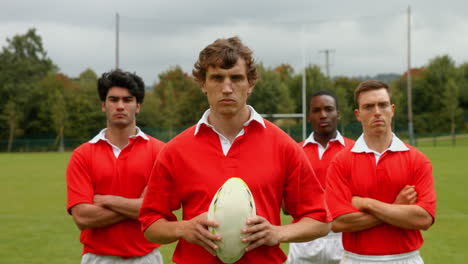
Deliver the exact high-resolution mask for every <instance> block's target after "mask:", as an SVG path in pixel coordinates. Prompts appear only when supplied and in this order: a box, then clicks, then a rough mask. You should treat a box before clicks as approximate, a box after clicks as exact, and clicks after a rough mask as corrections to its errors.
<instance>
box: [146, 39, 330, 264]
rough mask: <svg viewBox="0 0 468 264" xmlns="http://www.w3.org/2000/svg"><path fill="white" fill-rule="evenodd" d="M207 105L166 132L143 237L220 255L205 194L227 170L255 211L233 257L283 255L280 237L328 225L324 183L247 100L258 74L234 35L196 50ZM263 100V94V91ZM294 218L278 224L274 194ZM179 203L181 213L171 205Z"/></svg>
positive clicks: (310, 235)
mask: <svg viewBox="0 0 468 264" xmlns="http://www.w3.org/2000/svg"><path fill="white" fill-rule="evenodd" d="M193 75H194V76H195V79H196V80H197V81H198V83H199V84H200V86H201V89H202V91H203V92H204V93H205V94H206V96H207V98H208V103H209V105H210V108H209V109H208V110H207V111H206V112H205V113H204V115H203V116H202V118H201V119H200V121H199V122H198V124H197V125H194V126H193V127H191V128H189V129H187V130H186V131H184V132H182V133H181V134H180V135H178V136H177V137H175V138H174V139H172V140H171V141H170V142H169V143H168V144H167V145H166V147H165V148H164V150H163V151H161V154H160V155H159V157H158V161H157V162H156V164H155V167H154V168H153V171H152V174H151V179H150V182H149V183H148V191H147V193H146V195H145V198H144V201H143V205H142V208H141V211H140V220H141V222H142V224H143V229H144V230H145V236H146V237H147V238H148V240H150V241H153V242H155V243H161V244H166V243H172V242H175V241H177V240H178V241H179V243H178V245H177V248H176V250H175V252H174V256H173V261H174V262H176V263H178V264H184V263H190V264H194V263H203V264H210V263H221V261H220V260H219V259H218V258H217V257H216V256H215V255H216V252H215V250H216V248H217V246H216V244H215V243H214V242H215V241H217V240H221V239H222V238H221V237H220V236H219V235H214V234H212V233H211V232H209V231H208V227H209V226H213V227H215V226H217V223H215V222H214V221H209V220H207V211H208V208H209V205H210V202H211V199H212V197H213V196H214V194H215V193H216V191H217V190H218V189H219V187H221V185H222V184H223V183H224V182H225V181H226V180H228V179H229V178H231V177H240V178H242V179H243V180H244V181H245V182H246V183H247V185H248V186H249V188H250V190H251V192H252V195H253V197H254V199H255V203H256V209H257V216H256V217H253V218H250V219H248V220H247V224H248V225H251V226H250V227H248V228H245V229H244V230H239V233H240V232H241V231H242V232H243V233H245V234H248V235H247V236H246V238H245V239H243V241H244V242H246V243H250V245H249V246H248V247H247V248H246V253H245V254H244V256H243V257H242V258H241V259H240V260H239V261H238V262H236V263H262V264H268V263H278V264H279V263H283V262H284V261H285V260H286V256H285V254H284V253H283V252H282V251H281V249H280V247H279V243H282V242H303V241H309V240H312V239H315V238H317V237H320V236H324V235H325V234H327V233H328V231H329V225H330V224H329V223H328V221H329V220H330V219H329V214H328V210H327V208H326V204H325V200H324V191H323V188H322V187H321V186H320V184H319V183H318V181H317V178H316V177H315V174H314V172H313V170H312V168H311V166H310V163H309V162H308V160H307V157H306V156H305V153H304V152H303V151H302V150H301V149H300V148H299V146H298V145H297V143H295V142H294V140H292V139H291V138H290V137H289V136H288V135H287V134H285V133H284V132H283V131H282V130H280V129H279V128H278V127H276V126H274V125H273V124H272V123H270V122H268V121H267V120H264V119H263V118H261V116H260V115H259V114H258V113H257V112H255V110H254V109H253V107H251V106H248V105H247V104H246V101H247V98H248V96H249V95H250V93H251V92H252V90H253V88H254V85H255V82H256V80H257V72H256V66H255V63H254V61H253V57H252V51H251V50H250V49H249V48H247V47H246V46H244V45H243V44H242V42H241V41H240V40H239V39H238V38H237V37H232V38H229V39H218V40H216V41H215V42H214V43H212V44H210V45H208V46H207V47H206V48H205V49H203V50H202V51H201V52H200V56H199V59H198V61H197V62H196V64H195V69H194V70H193ZM265 99H266V100H267V99H268V98H265ZM283 199H284V200H285V204H286V208H287V209H288V211H289V212H290V213H291V215H292V216H293V218H294V220H295V222H294V223H293V224H289V225H281V223H280V210H281V201H282V200H283ZM181 207H182V212H183V219H182V220H177V218H176V216H175V215H174V214H173V213H172V212H173V211H174V210H177V209H179V208H181Z"/></svg>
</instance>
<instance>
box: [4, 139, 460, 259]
mask: <svg viewBox="0 0 468 264" xmlns="http://www.w3.org/2000/svg"><path fill="white" fill-rule="evenodd" d="M462 140H463V141H464V140H466V139H460V142H462ZM457 143H458V141H457ZM419 148H420V150H422V151H423V152H424V153H426V155H427V156H428V157H429V158H430V159H431V161H432V163H433V168H434V177H435V179H436V191H437V199H438V205H437V219H436V222H435V225H434V226H433V227H432V228H431V229H430V230H429V231H425V232H423V235H424V238H425V243H424V245H423V247H422V248H421V254H422V256H423V258H424V260H425V263H426V264H436V263H460V264H461V263H467V261H468V252H467V251H466V245H468V203H467V201H468V192H466V186H467V185H468V177H467V176H468V174H467V171H468V169H467V165H466V164H465V163H466V161H468V159H467V156H468V144H467V143H466V142H465V143H463V144H457V146H456V147H452V146H450V144H448V143H447V144H445V145H443V144H440V145H438V146H437V147H429V146H425V145H419ZM69 156H70V153H15V154H0V168H1V174H0V182H1V184H0V198H1V201H2V203H1V206H0V263H2V264H3V263H52V264H54V263H57V264H58V263H79V261H80V258H81V250H82V246H81V244H80V242H79V230H78V229H77V228H76V227H75V225H74V223H73V220H72V218H71V217H70V216H69V215H68V214H67V213H66V211H65V207H66V188H65V169H66V166H67V163H68V159H69ZM288 222H289V218H288V217H286V216H283V223H288ZM287 246H288V245H287V244H284V245H282V248H283V249H284V250H285V251H286V252H287ZM174 248H175V243H173V244H170V245H164V246H162V247H161V248H160V250H161V252H162V254H163V256H164V261H165V263H172V262H171V261H170V259H171V256H172V252H173V250H174Z"/></svg>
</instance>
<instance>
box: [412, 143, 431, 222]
mask: <svg viewBox="0 0 468 264" xmlns="http://www.w3.org/2000/svg"><path fill="white" fill-rule="evenodd" d="M415 152H416V155H415V156H416V157H415V159H414V160H415V162H414V182H415V189H416V192H417V193H418V199H417V202H416V204H417V205H419V206H421V207H422V208H424V209H425V210H426V211H427V212H429V214H431V216H432V217H433V218H435V214H436V194H435V189H434V178H433V176H432V165H431V162H430V161H429V159H428V158H427V157H426V156H425V155H424V154H422V153H421V152H419V151H417V150H415Z"/></svg>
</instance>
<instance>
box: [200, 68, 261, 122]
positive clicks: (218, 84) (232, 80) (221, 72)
mask: <svg viewBox="0 0 468 264" xmlns="http://www.w3.org/2000/svg"><path fill="white" fill-rule="evenodd" d="M201 88H202V91H203V92H204V93H205V94H206V95H207V97H208V103H209V105H210V110H211V111H212V112H215V113H216V114H221V115H223V116H227V117H232V116H236V115H238V114H240V112H241V110H243V109H244V108H245V106H246V102H247V97H248V96H249V94H250V93H251V92H252V90H253V85H251V84H250V83H249V81H248V79H247V66H246V65H245V61H244V60H243V59H239V60H237V63H236V64H235V65H234V66H233V67H232V68H230V69H223V68H221V67H209V68H208V70H207V72H206V80H205V82H204V83H203V84H202V87H201Z"/></svg>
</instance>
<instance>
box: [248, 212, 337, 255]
mask: <svg viewBox="0 0 468 264" xmlns="http://www.w3.org/2000/svg"><path fill="white" fill-rule="evenodd" d="M247 225H251V226H249V227H246V228H245V229H244V230H243V231H242V232H243V233H244V234H249V235H248V236H246V237H245V238H243V239H242V241H243V242H247V243H251V244H250V245H249V246H248V247H247V248H246V249H245V250H246V251H250V250H252V249H254V248H257V247H259V246H261V245H268V246H274V245H277V244H279V243H289V242H306V241H310V240H314V239H316V238H319V237H322V236H325V235H327V234H328V232H329V231H330V226H331V225H330V223H323V222H320V221H317V220H315V219H312V218H309V217H303V218H301V219H300V220H299V221H298V222H296V223H293V224H288V225H281V226H276V225H272V224H271V223H270V222H269V221H268V220H267V219H265V218H264V217H261V216H256V217H253V218H250V219H248V220H247Z"/></svg>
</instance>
